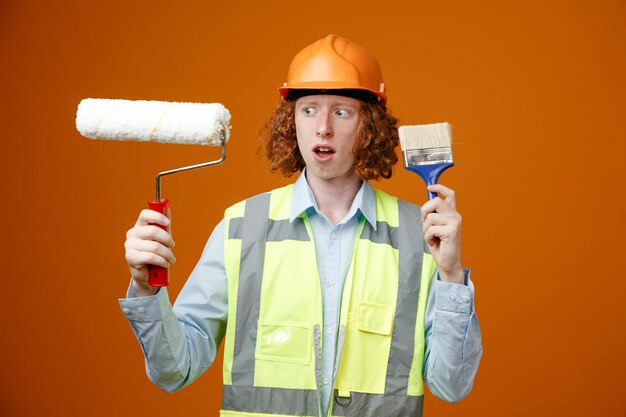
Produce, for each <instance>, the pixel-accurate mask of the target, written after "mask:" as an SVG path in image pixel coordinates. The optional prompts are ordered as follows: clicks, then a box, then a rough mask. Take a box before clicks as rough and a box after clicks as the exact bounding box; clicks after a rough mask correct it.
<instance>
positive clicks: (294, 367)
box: [254, 187, 322, 390]
mask: <svg viewBox="0 0 626 417" xmlns="http://www.w3.org/2000/svg"><path fill="white" fill-rule="evenodd" d="M290 197H291V187H284V188H281V189H278V190H274V191H272V193H271V199H270V211H271V213H270V217H272V218H273V220H275V221H276V222H283V219H280V217H287V218H288V216H289V210H290V208H291V198H290ZM307 221H308V219H306V217H305V218H304V219H300V218H298V219H295V220H294V222H293V223H291V224H290V226H289V230H290V232H289V235H293V236H294V237H295V236H300V237H302V236H306V238H307V240H291V239H290V240H281V241H269V240H268V241H266V242H265V253H266V256H265V260H264V264H263V267H262V268H263V271H264V273H263V280H262V283H261V297H260V309H259V320H260V321H261V324H262V325H263V324H267V323H271V325H267V326H265V327H264V328H263V329H264V331H265V332H266V333H269V332H270V331H271V332H275V333H273V334H275V335H276V336H273V335H272V336H271V337H272V338H273V339H271V341H272V342H275V343H278V342H280V340H281V336H280V335H281V334H283V335H291V337H289V338H285V340H284V341H283V342H282V343H278V344H279V345H280V344H282V345H284V346H282V347H281V346H273V347H271V348H270V347H269V346H266V347H265V348H263V347H260V346H259V345H258V343H261V342H263V340H259V341H258V343H257V355H256V360H255V371H254V385H255V386H257V387H281V388H290V389H305V390H307V389H312V390H316V389H317V380H316V366H317V365H319V364H318V363H317V361H316V360H315V359H316V356H317V352H314V349H313V348H314V343H313V335H314V328H315V326H316V325H318V326H321V323H322V293H321V286H320V282H319V273H318V270H317V258H316V255H315V244H314V242H313V240H312V239H311V238H310V237H311V235H310V234H309V233H310V229H309V227H310V225H307ZM288 222H289V220H284V223H288ZM270 223H271V222H270ZM272 325H273V326H274V327H272ZM319 333H320V332H319V331H318V335H319ZM296 335H300V337H295V336H296ZM305 335H306V336H305ZM267 337H270V336H267ZM305 338H308V339H307V340H308V342H307V345H306V346H304V345H303V341H304V340H305ZM265 340H268V339H267V338H266V339H265ZM263 352H273V353H272V354H271V355H268V354H266V353H263ZM281 352H282V353H281Z"/></svg>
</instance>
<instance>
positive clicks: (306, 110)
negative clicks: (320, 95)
mask: <svg viewBox="0 0 626 417" xmlns="http://www.w3.org/2000/svg"><path fill="white" fill-rule="evenodd" d="M302 112H303V113H304V114H306V115H308V116H310V115H312V114H315V108H313V107H305V108H303V109H302Z"/></svg>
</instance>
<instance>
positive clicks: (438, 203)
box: [421, 197, 455, 222]
mask: <svg viewBox="0 0 626 417" xmlns="http://www.w3.org/2000/svg"><path fill="white" fill-rule="evenodd" d="M421 211H422V222H424V220H425V219H426V216H428V215H429V214H430V213H454V212H455V210H454V208H453V207H450V205H449V204H448V203H446V202H445V201H443V200H442V199H441V198H440V197H435V198H433V199H432V200H429V201H427V202H426V203H424V205H423V206H422V208H421Z"/></svg>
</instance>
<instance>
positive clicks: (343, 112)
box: [335, 109, 350, 117]
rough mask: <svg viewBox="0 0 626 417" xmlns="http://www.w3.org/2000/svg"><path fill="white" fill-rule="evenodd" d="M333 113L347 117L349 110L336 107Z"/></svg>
mask: <svg viewBox="0 0 626 417" xmlns="http://www.w3.org/2000/svg"><path fill="white" fill-rule="evenodd" d="M335 114H336V115H337V116H339V117H348V116H349V115H350V111H349V110H346V109H337V110H335Z"/></svg>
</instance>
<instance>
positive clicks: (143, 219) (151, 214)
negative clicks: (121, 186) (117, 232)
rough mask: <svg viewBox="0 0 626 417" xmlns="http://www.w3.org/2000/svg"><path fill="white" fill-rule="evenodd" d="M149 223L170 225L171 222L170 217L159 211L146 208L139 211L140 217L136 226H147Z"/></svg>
mask: <svg viewBox="0 0 626 417" xmlns="http://www.w3.org/2000/svg"><path fill="white" fill-rule="evenodd" d="M148 224H158V225H161V226H163V227H168V226H169V225H170V224H171V221H170V219H169V218H168V217H167V216H166V215H164V214H161V213H159V212H158V211H154V210H150V209H144V210H141V213H139V217H138V218H137V222H136V223H135V225H136V226H146V225H148Z"/></svg>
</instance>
